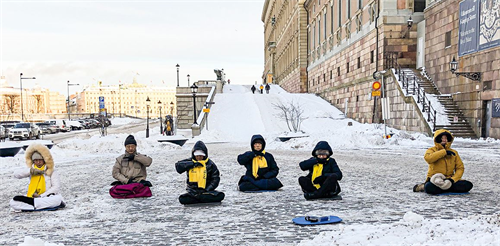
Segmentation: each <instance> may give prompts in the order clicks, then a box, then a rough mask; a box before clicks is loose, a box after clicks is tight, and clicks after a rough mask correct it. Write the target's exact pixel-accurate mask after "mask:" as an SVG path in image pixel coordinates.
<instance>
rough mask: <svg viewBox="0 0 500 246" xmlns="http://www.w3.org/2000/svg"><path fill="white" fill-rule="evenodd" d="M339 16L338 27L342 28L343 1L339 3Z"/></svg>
mask: <svg viewBox="0 0 500 246" xmlns="http://www.w3.org/2000/svg"><path fill="white" fill-rule="evenodd" d="M338 10H339V12H338V16H339V25H338V27H341V26H342V0H340V1H339V8H338Z"/></svg>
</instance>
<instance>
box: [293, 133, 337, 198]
mask: <svg viewBox="0 0 500 246" xmlns="http://www.w3.org/2000/svg"><path fill="white" fill-rule="evenodd" d="M332 154H333V151H332V148H331V147H330V145H329V144H328V142H326V141H320V142H318V143H317V144H316V147H314V150H313V151H312V156H313V157H311V158H310V159H308V160H305V161H302V162H300V163H299V166H300V169H302V170H303V171H309V173H308V174H307V176H305V177H300V178H299V184H300V187H302V191H304V197H305V198H306V199H307V200H311V199H318V198H330V197H334V196H336V195H338V194H339V193H340V185H339V183H338V181H339V180H341V179H342V171H340V168H339V166H338V165H337V162H336V161H335V159H333V158H332V157H331V156H332Z"/></svg>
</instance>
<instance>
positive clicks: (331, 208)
mask: <svg viewBox="0 0 500 246" xmlns="http://www.w3.org/2000/svg"><path fill="white" fill-rule="evenodd" d="M289 101H296V102H299V103H300V104H301V105H303V107H304V109H305V110H304V114H305V116H306V117H307V119H306V120H304V123H303V125H302V130H303V131H304V132H305V134H306V135H308V137H302V138H297V139H292V140H290V141H287V142H280V141H278V140H277V137H278V136H280V135H283V134H285V132H286V131H287V127H286V124H284V122H283V121H281V120H279V119H277V118H276V117H275V114H276V113H277V110H276V109H275V108H274V107H273V106H272V104H273V103H277V102H289ZM215 102H216V104H214V105H213V107H212V110H211V113H210V115H209V130H208V131H203V133H202V134H201V135H200V136H198V137H196V138H193V139H189V140H188V142H187V143H186V144H185V145H184V146H183V147H180V146H177V145H173V144H169V143H158V142H157V140H158V139H160V138H162V137H161V136H160V135H159V128H157V127H155V128H152V129H151V132H150V135H151V137H150V138H147V139H146V138H145V137H144V131H140V132H136V133H134V135H135V136H136V139H137V142H138V151H139V152H141V153H144V154H147V155H149V156H151V157H152V158H153V164H152V166H151V167H150V168H148V179H149V180H150V181H151V182H152V183H153V185H154V186H153V187H152V192H153V197H151V198H147V199H133V200H116V199H113V198H111V197H110V196H109V194H108V190H109V188H110V186H109V184H110V183H111V182H113V178H112V177H111V168H112V165H113V164H114V161H115V158H116V157H117V156H118V155H120V154H121V153H123V151H124V147H123V141H124V140H125V138H126V136H127V135H128V134H129V133H131V132H127V131H126V130H123V131H122V132H121V133H116V134H110V135H108V136H106V137H99V136H98V132H95V133H92V132H91V133H88V134H90V135H91V136H87V137H85V138H83V137H82V138H80V137H78V138H74V139H69V140H65V141H62V142H61V143H59V144H58V145H56V146H54V147H53V148H52V150H51V152H52V155H53V156H54V160H55V163H56V169H57V170H58V171H59V172H60V173H61V176H62V178H61V183H62V194H63V196H64V198H65V201H66V203H67V207H66V208H65V209H62V210H59V211H55V212H39V213H13V212H12V211H10V208H9V200H10V199H12V197H13V196H15V195H19V194H23V193H24V192H25V188H26V186H27V184H28V180H27V179H26V180H17V179H15V178H13V176H12V173H13V172H14V171H15V170H17V169H18V168H22V167H24V166H25V164H24V151H23V150H21V152H20V153H19V154H17V155H16V156H15V157H7V158H1V159H0V166H2V168H1V169H0V175H1V176H2V177H3V178H2V179H1V180H0V185H1V186H2V187H3V189H2V190H3V191H2V192H1V193H0V201H1V203H0V224H2V230H0V245H17V244H21V243H24V245H30V244H26V243H27V241H28V243H29V242H31V241H30V240H32V239H29V238H27V239H25V236H31V237H33V238H40V239H41V240H43V241H45V242H50V243H63V244H65V245H91V244H92V245H124V244H133V245H165V244H167V245H192V244H207V243H209V242H210V243H219V244H221V245H228V244H243V245H247V244H252V245H263V244H267V245H275V244H298V243H300V244H301V245H500V227H499V226H500V211H499V207H498V205H497V203H498V200H500V196H499V195H498V194H500V187H499V186H498V180H500V172H498V166H497V163H498V160H499V157H500V149H499V148H498V144H499V143H500V142H499V141H498V140H492V139H488V140H469V139H460V138H458V139H456V141H455V142H454V147H455V149H457V150H458V152H459V153H460V155H461V157H462V159H463V160H464V163H465V168H466V171H465V175H464V178H465V179H467V180H470V181H472V182H473V183H474V188H473V190H472V191H471V194H470V195H466V196H439V197H435V196H430V195H426V194H423V193H414V192H412V191H411V188H412V187H413V185H415V184H416V183H419V182H422V181H423V180H424V177H425V172H426V170H427V164H426V163H425V162H424V160H423V154H424V152H425V150H426V149H427V148H428V147H430V146H431V145H432V139H431V138H429V137H426V136H424V135H422V134H417V133H412V134H411V133H407V132H403V131H398V130H395V129H390V128H388V131H392V132H393V133H395V135H394V137H393V138H391V139H387V140H384V139H383V138H382V135H383V134H384V129H383V128H382V127H381V126H380V125H372V124H360V123H358V122H355V121H353V120H351V119H345V118H344V117H343V116H342V115H341V112H340V111H339V110H337V109H336V108H334V107H332V106H331V105H329V104H328V103H326V102H325V101H323V100H321V99H320V98H318V97H316V96H314V95H305V94H289V93H286V92H284V91H283V90H281V89H280V88H279V87H276V86H273V87H272V89H271V94H269V95H266V94H263V95H262V94H252V93H251V91H250V90H249V86H237V85H227V86H226V87H225V88H224V93H223V94H218V95H217V96H216V98H215ZM138 121H139V122H140V120H133V119H118V118H115V119H113V125H114V126H118V127H119V128H120V126H126V125H127V124H132V123H137V122H138ZM348 122H352V126H348ZM120 129H126V127H122V128H120ZM180 132H181V131H180ZM92 134H93V135H92ZM253 134H262V135H263V136H264V137H265V138H266V140H267V146H266V150H267V151H268V152H271V153H272V154H273V155H274V157H275V159H276V161H277V163H278V165H279V167H280V174H279V176H278V178H279V179H280V180H281V181H282V183H283V184H284V187H283V188H282V190H280V191H277V192H272V193H260V194H248V193H240V192H239V191H237V190H236V184H237V181H238V179H239V177H240V176H241V175H242V174H243V173H244V168H243V167H241V166H240V165H238V164H237V163H236V156H237V155H238V154H240V153H242V152H244V151H246V150H248V149H249V147H250V144H249V141H250V137H251V135H253ZM197 140H203V141H204V142H206V143H207V146H208V148H209V155H210V158H211V159H212V160H214V162H215V163H216V164H217V166H218V167H219V170H220V172H221V184H220V186H219V187H218V190H220V191H223V192H225V193H226V198H225V200H224V201H223V203H222V204H221V205H219V206H182V205H180V204H179V202H178V200H177V197H178V196H179V195H180V194H182V193H183V192H185V179H186V176H185V174H182V175H179V174H177V172H176V171H175V168H174V163H175V162H176V161H178V160H180V159H184V158H186V157H188V156H189V153H190V149H191V148H192V146H193V144H194V143H195V142H196V141H197ZM319 140H327V141H328V142H329V143H330V144H331V145H332V147H333V149H334V155H333V157H334V158H335V159H336V160H337V162H338V164H339V166H340V168H341V169H342V171H343V173H344V179H343V180H342V181H341V182H340V184H341V187H342V193H341V195H342V197H343V200H340V201H306V200H305V199H304V198H303V196H302V192H301V190H300V187H299V185H298V182H297V178H298V177H299V176H301V175H305V173H304V172H302V171H301V170H300V168H299V167H298V162H300V161H301V160H304V159H307V158H309V157H310V155H311V150H312V148H313V147H314V145H315V144H316V143H317V141H319ZM301 215H336V216H339V217H341V218H342V219H343V222H342V223H341V224H335V225H325V226H312V227H300V226H296V225H294V224H293V223H292V222H291V219H292V218H294V217H295V216H301ZM35 245H36V244H35ZM40 245H43V244H40Z"/></svg>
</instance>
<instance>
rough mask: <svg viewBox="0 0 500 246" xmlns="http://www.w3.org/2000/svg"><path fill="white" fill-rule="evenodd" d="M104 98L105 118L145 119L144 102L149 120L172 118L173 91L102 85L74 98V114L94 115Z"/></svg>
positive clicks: (141, 86)
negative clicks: (167, 115)
mask: <svg viewBox="0 0 500 246" xmlns="http://www.w3.org/2000/svg"><path fill="white" fill-rule="evenodd" d="M101 96H102V97H104V106H105V109H106V111H107V113H108V114H112V115H114V116H115V117H116V116H120V115H121V116H132V117H139V118H146V116H147V104H146V99H147V98H148V97H149V100H150V104H149V105H150V107H149V108H150V113H149V117H150V118H157V117H159V116H160V107H161V115H162V117H165V115H166V114H173V115H175V114H176V113H177V112H176V111H175V104H176V98H175V88H174V87H161V86H147V85H144V84H140V83H137V81H136V79H135V78H134V82H132V83H129V84H127V83H124V84H113V85H102V83H101V82H100V83H98V84H92V85H90V86H87V87H86V88H84V89H83V91H82V92H80V93H78V94H77V96H76V105H77V113H80V114H81V113H85V114H87V113H89V114H90V113H93V114H98V113H99V112H100V109H99V97H101Z"/></svg>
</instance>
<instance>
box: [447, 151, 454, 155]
mask: <svg viewBox="0 0 500 246" xmlns="http://www.w3.org/2000/svg"><path fill="white" fill-rule="evenodd" d="M446 155H453V156H455V152H453V151H451V150H447V151H446Z"/></svg>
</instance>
